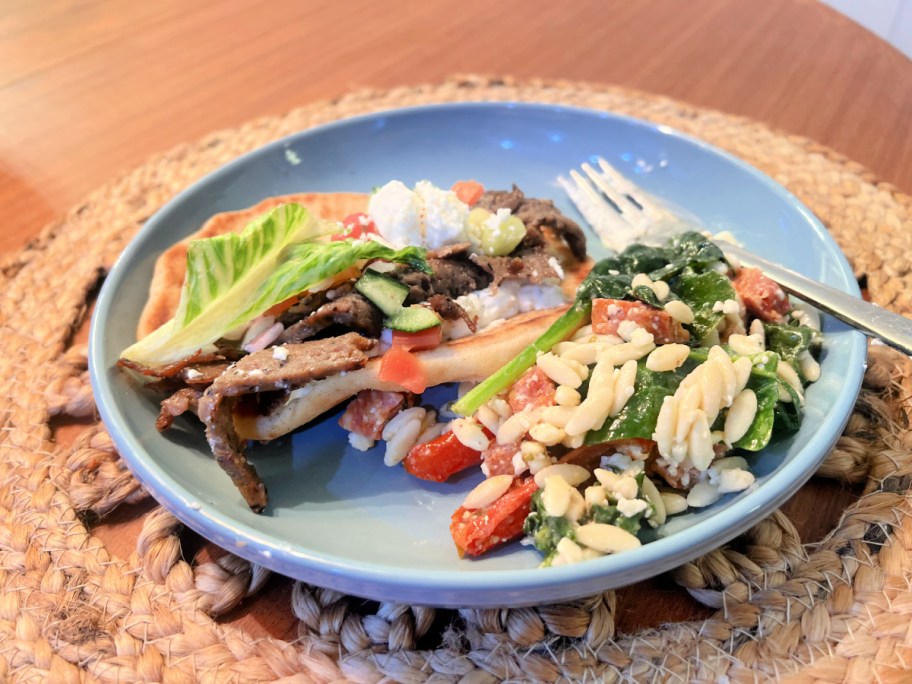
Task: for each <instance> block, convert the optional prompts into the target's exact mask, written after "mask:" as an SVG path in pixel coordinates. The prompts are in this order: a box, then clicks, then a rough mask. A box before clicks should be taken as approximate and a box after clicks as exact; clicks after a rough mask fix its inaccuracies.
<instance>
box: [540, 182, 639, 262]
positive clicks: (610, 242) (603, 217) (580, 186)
mask: <svg viewBox="0 0 912 684" xmlns="http://www.w3.org/2000/svg"><path fill="white" fill-rule="evenodd" d="M570 178H571V179H572V181H573V182H571V181H568V180H567V179H566V178H564V177H563V176H558V178H557V181H558V183H560V185H561V186H562V187H563V188H564V190H565V191H566V193H567V196H568V197H569V198H570V201H571V202H573V204H574V205H575V206H576V208H577V209H579V211H580V213H581V214H582V215H583V217H584V218H585V219H586V221H587V223H589V225H590V226H591V227H592V229H593V230H595V232H596V233H597V234H598V236H599V238H601V241H602V243H603V244H604V245H605V246H606V247H610V248H612V249H618V248H621V247H622V246H623V245H624V244H626V242H628V241H629V240H630V239H631V238H635V237H636V235H637V234H638V229H637V227H636V226H635V225H633V224H632V223H631V222H630V221H628V220H627V219H626V218H625V217H623V216H621V214H619V213H618V212H617V211H616V210H615V209H614V207H612V206H611V205H609V204H608V202H606V201H605V197H604V196H602V195H601V194H599V192H598V191H597V190H596V189H595V188H594V187H592V185H590V183H589V181H587V180H586V179H585V178H584V177H583V176H582V175H581V174H580V173H579V172H578V171H576V170H572V171H570Z"/></svg>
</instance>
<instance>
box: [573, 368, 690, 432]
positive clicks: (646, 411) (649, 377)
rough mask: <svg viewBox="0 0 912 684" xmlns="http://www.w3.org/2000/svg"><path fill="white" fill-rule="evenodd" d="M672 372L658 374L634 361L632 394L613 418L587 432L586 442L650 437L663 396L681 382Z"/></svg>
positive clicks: (666, 395)
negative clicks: (635, 370)
mask: <svg viewBox="0 0 912 684" xmlns="http://www.w3.org/2000/svg"><path fill="white" fill-rule="evenodd" d="M681 377H683V376H678V375H676V374H675V373H657V372H655V371H651V370H649V369H648V368H646V364H645V362H644V361H641V362H640V363H639V364H637V375H636V380H635V382H634V391H633V396H632V397H630V399H629V400H628V401H627V404H626V405H625V406H624V408H623V409H621V412H620V413H618V414H617V415H616V416H615V417H614V418H609V419H608V420H606V421H605V424H604V425H602V427H601V428H599V429H597V430H590V431H589V432H588V433H587V434H586V444H602V443H603V442H611V441H613V440H616V439H635V438H641V439H652V433H653V432H655V426H656V421H657V420H658V418H659V410H660V409H661V408H662V402H663V401H664V400H665V397H670V396H671V395H672V394H674V392H675V390H676V389H677V388H678V385H679V384H680V382H681Z"/></svg>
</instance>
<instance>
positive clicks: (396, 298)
mask: <svg viewBox="0 0 912 684" xmlns="http://www.w3.org/2000/svg"><path fill="white" fill-rule="evenodd" d="M355 289H356V290H357V291H358V292H360V293H361V294H363V295H364V296H365V297H367V298H368V299H369V300H371V302H373V304H374V305H375V306H376V307H377V308H378V309H380V311H382V312H383V315H384V316H395V315H396V314H397V313H398V312H399V311H401V310H402V304H403V302H405V298H406V297H408V293H409V289H408V288H407V287H406V286H405V285H403V284H402V283H400V282H398V281H396V280H393V279H392V278H390V277H389V276H385V275H382V274H380V273H377V272H375V271H370V270H368V271H365V272H364V273H363V274H362V275H361V277H360V278H358V280H357V282H355Z"/></svg>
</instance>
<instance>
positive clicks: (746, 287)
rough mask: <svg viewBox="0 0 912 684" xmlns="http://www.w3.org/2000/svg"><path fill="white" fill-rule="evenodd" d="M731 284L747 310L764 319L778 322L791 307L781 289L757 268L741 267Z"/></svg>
mask: <svg viewBox="0 0 912 684" xmlns="http://www.w3.org/2000/svg"><path fill="white" fill-rule="evenodd" d="M732 285H734V286H735V291H736V292H737V293H738V294H739V295H740V296H741V301H743V302H744V306H745V307H746V308H747V310H748V312H749V313H751V314H753V315H754V316H756V317H757V318H760V319H762V320H764V321H769V322H771V323H779V322H781V321H782V318H783V315H784V314H787V313H788V312H789V311H790V310H791V308H792V305H791V304H790V303H789V299H788V296H786V294H785V292H784V291H783V289H782V288H781V287H779V285H778V283H776V282H775V281H773V280H770V279H769V278H767V277H766V276H765V275H763V273H762V272H761V271H760V269H759V268H742V269H741V270H740V271H738V275H737V276H735V279H734V281H733V282H732Z"/></svg>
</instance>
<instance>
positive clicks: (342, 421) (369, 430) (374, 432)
mask: <svg viewBox="0 0 912 684" xmlns="http://www.w3.org/2000/svg"><path fill="white" fill-rule="evenodd" d="M405 403H406V396H405V395H404V394H403V393H402V392H383V391H381V390H373V389H369V390H362V391H361V392H358V396H356V397H355V398H354V399H352V401H351V402H350V403H349V405H348V406H347V407H346V408H345V413H343V414H342V417H341V418H339V425H341V426H342V427H343V428H345V429H346V430H348V431H349V432H356V433H358V434H359V435H363V436H365V437H369V438H370V439H380V437H381V435H382V433H383V428H384V426H385V425H386V424H387V423H388V422H389V421H390V419H391V418H392V417H393V416H395V415H396V414H397V413H399V411H400V410H401V409H402V408H403V407H404V405H405Z"/></svg>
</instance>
